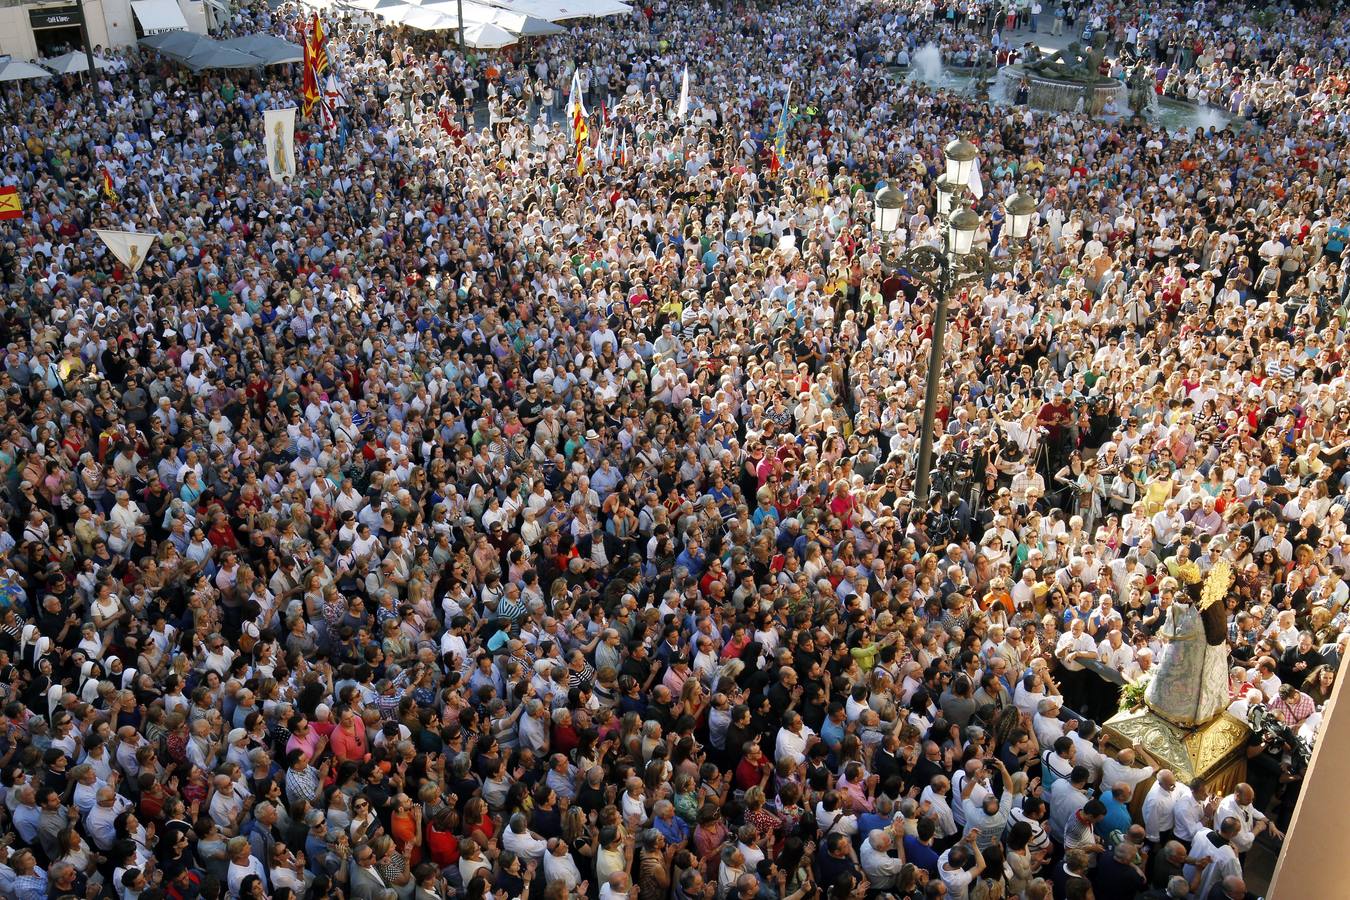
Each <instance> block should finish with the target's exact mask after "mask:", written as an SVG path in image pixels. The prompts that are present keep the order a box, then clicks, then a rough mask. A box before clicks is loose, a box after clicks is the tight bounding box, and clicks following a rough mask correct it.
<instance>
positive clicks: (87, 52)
mask: <svg viewBox="0 0 1350 900" xmlns="http://www.w3.org/2000/svg"><path fill="white" fill-rule="evenodd" d="M85 2H87V0H81V2H80V37H81V38H83V39H84V59H85V62H86V63H88V65H89V89H90V90H91V91H93V93H94V103H95V104H96V105H97V107H98V112H99V115H100V116H102V115H104V114H105V113H107V111H108V109H107V107H106V106H105V105H104V103H103V95H102V94H100V93H99V92H98V82H97V81H95V80H94V78H95V75H94V72H95V71H97V70H96V69H95V68H94V47H93V44H91V43H90V41H89V17H88V16H87V15H86V14H85V11H84V4H85Z"/></svg>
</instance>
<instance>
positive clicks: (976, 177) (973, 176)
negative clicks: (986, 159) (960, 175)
mask: <svg viewBox="0 0 1350 900" xmlns="http://www.w3.org/2000/svg"><path fill="white" fill-rule="evenodd" d="M966 187H968V188H970V192H971V193H972V194H974V195H975V199H976V200H978V199H980V198H981V197H983V196H984V179H983V178H981V177H980V158H979V157H978V156H977V157H975V164H974V165H972V166H971V167H970V180H969V181H968V182H967V183H966Z"/></svg>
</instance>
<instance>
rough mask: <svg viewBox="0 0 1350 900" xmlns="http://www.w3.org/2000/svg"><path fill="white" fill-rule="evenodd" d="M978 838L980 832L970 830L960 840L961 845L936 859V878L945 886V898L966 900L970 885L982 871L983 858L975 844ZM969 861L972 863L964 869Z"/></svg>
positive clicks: (973, 829) (975, 829)
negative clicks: (972, 861)
mask: <svg viewBox="0 0 1350 900" xmlns="http://www.w3.org/2000/svg"><path fill="white" fill-rule="evenodd" d="M979 836H980V830H979V829H978V828H972V829H971V830H970V831H968V832H966V836H965V837H963V838H961V843H959V844H957V845H956V846H955V847H953V848H951V849H950V850H948V851H947V852H946V853H944V854H942V856H940V857H938V876H939V877H940V878H941V879H942V883H943V884H945V885H946V886H947V896H948V897H949V898H951V900H966V898H968V897H969V896H970V883H971V882H972V881H974V880H975V879H976V878H979V877H980V873H981V872H983V871H984V856H982V855H981V854H980V848H979V846H978V845H977V844H976V843H975V839H976V838H978V837H979ZM971 860H974V863H973V864H972V865H971V866H970V868H966V865H967V863H970V862H971Z"/></svg>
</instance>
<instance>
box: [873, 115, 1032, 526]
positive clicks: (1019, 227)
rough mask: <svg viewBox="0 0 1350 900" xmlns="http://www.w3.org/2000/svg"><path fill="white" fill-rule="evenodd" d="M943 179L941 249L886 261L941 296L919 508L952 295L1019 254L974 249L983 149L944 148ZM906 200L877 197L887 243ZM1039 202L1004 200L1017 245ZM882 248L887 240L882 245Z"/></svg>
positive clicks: (917, 477) (889, 193) (891, 193)
mask: <svg viewBox="0 0 1350 900" xmlns="http://www.w3.org/2000/svg"><path fill="white" fill-rule="evenodd" d="M943 152H944V154H945V156H946V157H947V171H946V173H945V177H944V178H942V180H940V181H939V182H938V184H937V217H938V221H939V222H940V223H941V224H942V247H941V248H938V247H933V246H918V247H911V248H910V249H908V250H906V251H904V252H903V253H901V254H899V255H898V256H897V257H895V258H894V259H890V260H888V262H889V263H890V264H891V265H893V266H895V267H897V268H901V269H904V270H905V271H906V273H907V274H908V275H909V277H911V278H913V279H914V280H915V281H917V282H918V283H919V284H921V285H923V286H924V287H925V288H927V289H928V291H929V293H931V294H932V295H933V296H934V297H935V298H936V300H937V310H936V312H935V313H934V315H933V340H932V346H931V348H930V349H929V354H928V384H927V388H926V390H925V392H924V400H923V423H922V430H921V431H920V433H919V459H918V464H917V466H916V468H915V472H914V502H915V507H916V508H920V507H926V505H927V503H928V481H929V475H930V473H931V469H932V465H933V426H934V420H935V419H936V417H937V407H938V387H939V385H940V384H941V382H942V356H943V352H944V350H945V346H944V345H945V344H946V335H947V305H948V303H949V302H950V301H951V298H952V297H954V296H956V294H957V292H958V291H961V290H963V289H965V288H967V287H969V286H970V285H973V284H976V283H980V282H984V281H986V280H988V279H989V277H990V276H992V275H997V274H1000V273H1003V272H1010V271H1012V267H1013V263H1014V261H1015V256H1009V257H1006V258H1000V259H996V258H995V257H994V256H992V255H991V254H990V253H989V251H988V250H983V249H975V247H974V242H975V232H976V230H978V229H979V227H980V217H979V216H978V215H977V214H976V213H975V212H974V210H972V209H971V208H970V205H969V201H968V200H967V199H966V194H967V192H968V191H969V188H968V187H967V185H968V184H969V183H970V176H971V172H972V171H973V169H974V166H975V159H976V157H977V156H979V151H978V150H977V149H976V148H975V146H974V145H973V144H971V143H970V142H969V141H966V140H963V139H961V138H957V139H956V140H954V141H952V142H951V143H950V144H948V145H947V146H946V148H945V149H944V151H943ZM902 202H903V198H902V197H901V195H900V192H899V191H896V190H894V189H892V188H891V187H889V186H887V187H885V188H882V189H881V190H880V191H878V192H877V196H876V198H875V199H874V200H873V206H874V208H875V210H874V216H873V226H874V227H875V228H876V230H877V231H879V232H881V234H882V236H883V238H884V240H885V241H886V242H889V240H890V237H891V235H893V234H895V232H896V230H897V229H898V228H899V226H900V208H901V205H902ZM1039 205H1040V204H1038V203H1037V202H1036V201H1035V200H1034V199H1032V198H1031V197H1028V196H1027V195H1026V194H1023V193H1022V192H1021V191H1018V192H1017V193H1015V194H1013V196H1011V197H1009V198H1008V200H1007V202H1006V203H1005V204H1004V208H1005V210H1006V212H1007V217H1006V219H1005V224H1004V230H1005V232H1006V233H1007V235H1008V238H1009V240H1010V242H1011V243H1012V244H1013V245H1014V246H1016V245H1020V244H1021V242H1022V241H1024V240H1025V239H1026V238H1027V235H1028V234H1030V232H1031V220H1032V217H1033V216H1034V215H1035V214H1036V209H1037V207H1038V206H1039ZM883 246H884V244H883Z"/></svg>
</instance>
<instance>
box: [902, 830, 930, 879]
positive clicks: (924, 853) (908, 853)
mask: <svg viewBox="0 0 1350 900" xmlns="http://www.w3.org/2000/svg"><path fill="white" fill-rule="evenodd" d="M905 859H906V861H908V862H912V863H914V865H916V866H918V867H919V868H920V869H927V870H928V876H929V877H930V878H937V877H938V855H937V852H936V851H935V850H933V848H932V847H929V846H927V845H926V844H923V843H920V841H919V839H918V838H917V837H915V836H914V835H912V834H907V835H905Z"/></svg>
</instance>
